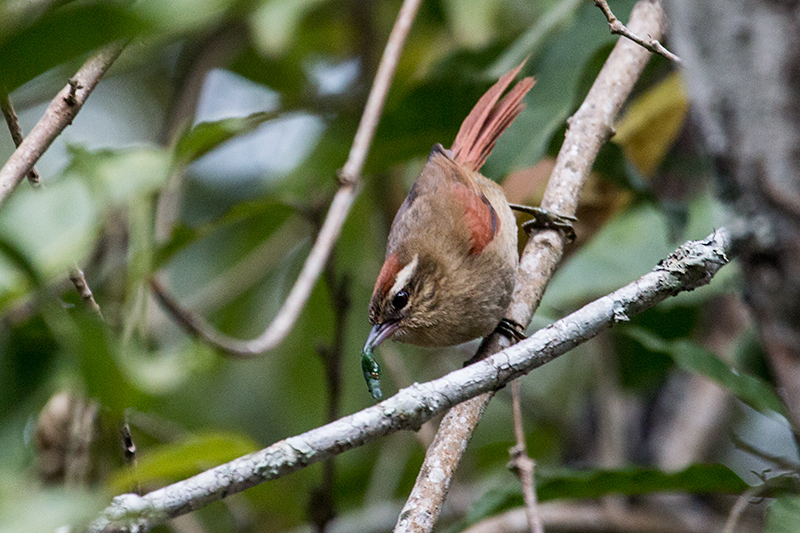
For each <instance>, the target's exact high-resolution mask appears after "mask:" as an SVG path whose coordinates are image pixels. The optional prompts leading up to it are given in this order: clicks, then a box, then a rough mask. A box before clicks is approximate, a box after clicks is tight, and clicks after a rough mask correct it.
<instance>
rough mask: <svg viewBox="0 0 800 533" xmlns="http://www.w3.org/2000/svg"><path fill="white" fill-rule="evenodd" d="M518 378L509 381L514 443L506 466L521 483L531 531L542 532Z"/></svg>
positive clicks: (533, 465) (533, 464)
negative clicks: (523, 421) (523, 422)
mask: <svg viewBox="0 0 800 533" xmlns="http://www.w3.org/2000/svg"><path fill="white" fill-rule="evenodd" d="M519 395H520V383H519V380H515V381H512V382H511V412H512V413H513V417H514V439H515V440H516V444H515V445H514V446H512V447H511V448H509V450H508V454H509V455H510V456H511V460H510V461H509V462H508V468H509V469H510V470H511V471H512V472H514V473H515V474H516V475H517V477H519V481H520V483H521V484H522V500H523V501H524V502H525V516H526V518H527V519H528V528H529V529H530V531H531V533H544V526H543V525H542V518H541V516H539V504H538V502H537V499H536V485H535V483H534V480H533V469H534V468H535V467H536V463H534V461H533V459H531V458H530V456H529V455H528V446H527V445H526V444H525V430H524V429H523V427H522V408H521V406H520V401H519Z"/></svg>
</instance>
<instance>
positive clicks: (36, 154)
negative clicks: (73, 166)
mask: <svg viewBox="0 0 800 533" xmlns="http://www.w3.org/2000/svg"><path fill="white" fill-rule="evenodd" d="M124 47H125V43H124V42H116V43H112V44H110V45H108V46H106V47H105V48H103V49H102V50H100V51H99V52H97V53H96V54H95V55H93V56H92V57H90V58H89V60H88V61H86V63H84V64H83V66H82V67H81V68H80V70H78V72H76V73H75V76H73V77H72V79H70V80H69V83H67V85H66V86H65V87H64V88H63V89H61V91H59V93H58V94H57V95H56V97H55V98H53V101H52V102H50V105H49V106H48V107H47V110H45V112H44V116H43V117H42V118H41V120H39V122H37V123H36V125H35V126H34V127H33V129H32V130H31V132H30V133H29V134H28V136H27V137H25V140H23V141H22V144H20V145H19V147H18V148H17V149H16V150H15V151H14V153H13V154H11V157H10V158H9V159H8V161H6V164H5V165H3V168H2V169H0V204H2V203H3V202H4V201H5V200H6V199H7V198H8V196H9V195H10V194H11V192H12V191H13V190H14V188H15V187H16V186H17V185H19V183H20V182H21V181H22V180H23V179H24V178H25V176H26V175H27V174H28V172H30V171H31V169H32V168H33V165H34V164H36V162H37V161H38V160H39V158H40V157H42V154H44V153H45V151H47V149H48V148H49V147H50V144H51V143H52V142H53V141H54V140H55V138H56V137H58V136H59V135H60V134H61V132H62V131H64V128H66V127H67V126H69V125H70V124H71V123H72V119H74V118H75V116H76V115H77V114H78V111H80V110H81V107H83V104H84V103H85V102H86V99H87V98H89V95H90V94H92V91H93V90H94V88H95V87H96V86H97V84H98V82H99V81H100V78H102V77H103V75H104V74H105V73H106V71H107V70H108V68H109V67H110V66H111V63H113V62H114V60H115V59H117V57H119V55H120V54H121V53H122V49H123V48H124Z"/></svg>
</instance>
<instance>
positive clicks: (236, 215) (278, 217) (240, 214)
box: [154, 198, 294, 269]
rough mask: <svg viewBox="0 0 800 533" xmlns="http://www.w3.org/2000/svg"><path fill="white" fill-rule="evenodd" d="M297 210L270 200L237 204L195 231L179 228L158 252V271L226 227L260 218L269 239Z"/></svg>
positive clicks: (156, 255) (188, 228) (181, 225)
mask: <svg viewBox="0 0 800 533" xmlns="http://www.w3.org/2000/svg"><path fill="white" fill-rule="evenodd" d="M293 212H294V209H293V208H292V207H291V206H289V205H287V204H284V203H281V202H277V201H275V200H272V199H271V198H264V199H260V200H256V201H253V202H245V203H239V204H236V205H235V206H234V207H233V208H231V209H230V211H228V212H227V213H226V214H225V215H223V216H222V217H220V218H218V219H217V220H214V221H212V222H207V223H205V224H201V225H199V226H196V227H190V226H186V225H183V224H178V225H177V226H176V227H175V228H174V229H173V231H172V235H171V236H170V239H169V241H167V242H166V243H165V244H164V245H162V246H161V247H159V248H158V250H156V254H155V261H154V263H155V268H156V269H158V268H160V267H162V266H164V265H165V264H167V263H168V262H169V261H170V260H171V259H172V258H173V257H175V254H177V253H178V252H180V251H181V250H184V249H186V247H188V246H189V245H191V244H192V243H194V242H196V241H198V240H200V239H202V238H204V237H208V236H210V235H212V234H213V233H215V232H216V231H219V230H220V229H221V228H223V227H229V226H232V225H233V224H236V223H239V222H243V221H246V220H249V219H253V218H257V217H258V218H259V224H260V231H261V233H262V235H263V236H264V238H265V239H266V238H267V237H268V236H269V235H270V234H271V233H272V232H274V231H275V230H276V229H277V228H278V227H280V226H281V225H282V224H283V223H284V222H286V220H287V219H288V218H289V216H290V215H291V214H292V213H293Z"/></svg>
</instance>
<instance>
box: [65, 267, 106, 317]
mask: <svg viewBox="0 0 800 533" xmlns="http://www.w3.org/2000/svg"><path fill="white" fill-rule="evenodd" d="M69 280H70V281H71V282H72V284H73V285H75V289H76V290H77V291H78V294H79V295H80V297H81V300H82V301H83V304H84V305H85V306H86V307H87V308H88V309H90V310H91V311H94V312H95V313H97V316H99V317H100V319H101V320H103V312H102V311H101V310H100V306H99V305H98V304H97V301H96V300H95V299H94V294H93V293H92V289H91V288H90V287H89V284H88V283H87V282H86V276H85V275H84V273H83V270H81V269H80V268H78V265H74V266H73V267H72V268H70V269H69Z"/></svg>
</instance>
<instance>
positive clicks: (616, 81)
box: [395, 0, 665, 532]
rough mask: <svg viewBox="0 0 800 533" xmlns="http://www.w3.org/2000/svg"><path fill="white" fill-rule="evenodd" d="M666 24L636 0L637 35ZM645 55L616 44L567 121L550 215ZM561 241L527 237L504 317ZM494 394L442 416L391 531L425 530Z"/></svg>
mask: <svg viewBox="0 0 800 533" xmlns="http://www.w3.org/2000/svg"><path fill="white" fill-rule="evenodd" d="M664 24H665V21H664V13H663V11H662V10H661V5H660V2H659V1H658V0H640V1H639V2H637V4H636V6H635V7H634V8H633V12H632V13H631V18H630V26H631V28H633V30H635V31H637V32H639V33H647V34H649V35H654V36H660V35H661V32H662V30H663V27H664ZM649 58H650V53H649V52H648V51H647V50H645V49H644V48H642V47H640V46H638V45H636V44H634V43H632V42H631V41H628V40H625V39H620V41H619V42H617V44H616V45H615V47H614V50H613V51H612V52H611V55H610V56H609V57H608V59H607V60H606V63H605V65H604V66H603V69H602V70H601V71H600V74H598V76H597V79H596V80H595V82H594V84H593V85H592V88H591V89H590V91H589V94H588V95H587V96H586V99H585V100H584V102H583V104H582V105H581V107H580V108H579V109H578V111H577V112H576V113H575V114H574V115H573V116H572V117H571V118H570V119H569V120H568V124H569V129H568V130H567V133H566V136H565V138H564V143H563V144H562V146H561V150H560V151H559V154H558V158H557V160H556V166H555V168H554V169H553V173H552V175H551V177H550V181H549V182H548V184H547V189H546V190H545V194H544V197H543V199H542V204H541V206H542V207H543V208H544V209H546V210H548V211H550V212H553V213H559V214H562V215H569V216H573V215H574V214H575V211H576V210H577V207H578V196H579V194H580V190H581V188H582V187H583V184H584V182H585V181H586V178H587V177H588V176H589V172H590V170H591V168H592V165H593V163H594V160H595V158H596V157H597V153H598V151H599V150H600V147H601V146H602V145H603V144H605V142H606V141H607V140H608V138H609V137H610V136H611V135H612V133H613V128H612V124H613V122H614V118H615V117H616V116H617V113H618V112H619V110H620V108H621V107H622V104H623V102H625V100H626V99H627V97H628V95H629V94H630V92H631V90H632V89H633V85H634V84H635V83H636V80H637V79H638V78H639V75H640V74H641V72H642V70H643V69H644V66H645V64H646V63H647V61H648V59H649ZM564 246H565V240H564V237H563V236H562V235H561V234H560V233H558V232H556V231H552V230H550V231H542V232H539V233H538V234H536V235H533V236H532V237H531V238H530V239H529V241H528V244H527V245H526V246H525V250H524V252H523V254H522V258H521V259H520V264H519V271H518V273H517V283H516V286H515V288H514V294H513V296H512V298H511V304H510V305H509V308H508V310H507V311H506V318H508V319H510V320H512V321H513V322H516V323H518V324H525V325H527V324H529V323H530V321H531V318H532V317H533V313H534V312H535V310H536V308H537V307H538V306H539V302H540V301H541V299H542V295H543V294H544V290H545V288H546V287H547V284H548V283H549V281H550V278H551V277H552V275H553V273H554V272H555V269H556V267H557V266H558V263H559V262H560V261H561V257H562V255H563V253H564ZM507 342H508V341H507V340H505V339H504V338H503V337H500V336H497V335H495V336H493V337H490V338H487V340H486V341H484V343H483V345H481V349H480V351H479V354H478V355H477V356H476V358H480V357H481V356H485V354H490V353H494V352H497V351H499V350H500V349H502V348H503V347H504V346H505V345H507ZM491 398H492V393H487V394H485V395H483V396H480V397H478V398H475V399H474V400H470V401H469V402H466V403H464V404H462V405H459V406H457V407H455V408H454V409H453V410H451V411H450V412H449V413H447V415H446V416H445V417H444V418H443V419H442V423H441V424H440V426H439V431H438V432H437V434H436V438H435V439H434V442H433V444H432V445H431V446H430V447H429V448H428V452H427V453H426V455H425V461H424V463H423V465H422V467H421V468H420V473H419V475H418V477H417V481H416V483H415V485H414V488H413V489H412V491H411V494H410V495H409V497H408V500H407V502H406V505H405V507H404V508H403V511H402V513H401V514H400V518H399V520H398V522H397V525H396V526H395V532H408V531H414V532H428V531H431V529H432V528H433V525H434V524H435V523H436V518H437V517H438V515H439V511H440V509H441V507H442V504H443V503H444V500H445V498H446V497H447V492H448V490H449V488H450V481H451V479H452V476H453V474H454V472H455V469H456V468H457V467H458V463H459V461H460V460H461V457H462V456H463V454H464V451H465V450H466V446H465V445H464V443H468V442H469V440H470V438H471V436H472V433H473V431H474V430H475V427H476V426H477V424H478V421H480V418H481V415H482V413H483V410H484V409H485V408H486V405H487V404H488V403H489V401H490V400H491Z"/></svg>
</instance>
